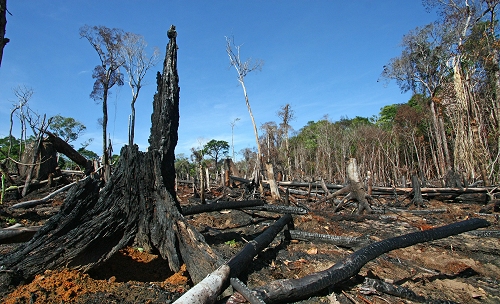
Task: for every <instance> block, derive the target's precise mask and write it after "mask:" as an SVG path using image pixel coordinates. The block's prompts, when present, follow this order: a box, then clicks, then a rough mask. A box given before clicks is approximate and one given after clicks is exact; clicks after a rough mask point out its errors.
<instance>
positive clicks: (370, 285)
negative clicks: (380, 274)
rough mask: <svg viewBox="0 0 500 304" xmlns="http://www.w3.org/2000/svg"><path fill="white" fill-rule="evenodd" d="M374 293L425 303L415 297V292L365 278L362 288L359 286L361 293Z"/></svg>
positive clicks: (420, 297)
mask: <svg viewBox="0 0 500 304" xmlns="http://www.w3.org/2000/svg"><path fill="white" fill-rule="evenodd" d="M374 291H380V292H383V293H387V294H390V295H393V296H396V297H400V298H404V299H408V300H411V301H415V302H418V303H422V302H425V301H426V298H425V297H423V296H419V295H417V294H416V293H415V292H413V291H412V290H410V289H408V288H405V287H402V286H398V285H394V284H389V283H386V282H384V281H381V280H376V279H371V278H365V281H364V282H363V286H361V292H363V293H367V292H374Z"/></svg>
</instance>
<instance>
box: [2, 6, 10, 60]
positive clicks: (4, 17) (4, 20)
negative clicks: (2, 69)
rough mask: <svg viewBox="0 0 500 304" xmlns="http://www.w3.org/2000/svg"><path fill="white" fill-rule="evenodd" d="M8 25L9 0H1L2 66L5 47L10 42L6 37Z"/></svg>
mask: <svg viewBox="0 0 500 304" xmlns="http://www.w3.org/2000/svg"><path fill="white" fill-rule="evenodd" d="M6 27H7V0H0V66H2V57H3V48H4V47H5V46H6V45H7V43H9V41H10V40H9V38H5V28H6Z"/></svg>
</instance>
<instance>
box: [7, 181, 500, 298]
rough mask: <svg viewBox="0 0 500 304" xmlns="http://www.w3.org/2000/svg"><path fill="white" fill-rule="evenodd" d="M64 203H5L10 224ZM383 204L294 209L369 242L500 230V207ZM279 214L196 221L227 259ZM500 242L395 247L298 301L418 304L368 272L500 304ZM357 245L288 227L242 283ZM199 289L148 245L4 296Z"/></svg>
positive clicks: (298, 271) (298, 270) (293, 273)
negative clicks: (477, 228) (378, 284)
mask: <svg viewBox="0 0 500 304" xmlns="http://www.w3.org/2000/svg"><path fill="white" fill-rule="evenodd" d="M53 190H55V189H48V188H42V189H40V190H39V191H36V192H35V193H32V194H30V195H29V197H25V198H24V199H23V200H28V199H33V198H35V197H43V196H44V195H46V194H47V193H49V192H51V191H53ZM219 190H220V189H219ZM191 191H192V190H191V189H190V188H188V187H186V188H180V189H179V192H178V196H179V198H180V200H181V204H183V205H187V204H191V203H192V202H188V199H189V198H191V197H192V193H191ZM214 195H215V196H219V195H220V193H214ZM63 199H64V195H63V194H62V195H60V196H58V197H57V198H56V199H54V200H52V201H51V202H50V203H48V204H44V205H40V206H37V207H34V208H28V209H18V210H13V209H10V208H9V206H11V205H12V204H14V203H17V202H18V201H15V200H14V201H9V202H4V204H3V205H0V222H1V225H2V228H5V227H7V226H10V225H12V224H14V223H21V224H23V225H24V226H36V225H42V224H43V223H44V222H45V221H46V220H47V219H48V218H49V217H50V216H52V215H53V214H55V213H56V212H57V211H58V209H59V207H60V205H61V204H62V201H63ZM407 200H408V199H407ZM376 202H377V205H378V207H379V208H381V209H379V210H385V212H383V213H382V214H375V215H369V216H353V215H352V214H351V212H352V210H351V209H352V208H351V209H350V207H348V208H346V209H344V210H343V211H341V213H340V214H339V213H336V214H334V213H333V212H332V211H331V210H332V207H331V204H330V203H322V204H316V203H314V201H307V200H303V201H302V202H301V204H302V205H304V206H306V207H308V208H309V209H310V211H309V213H308V214H305V215H293V219H294V226H295V229H297V230H303V231H308V232H315V233H321V234H331V235H339V236H350V237H357V238H362V239H364V240H366V243H369V242H374V241H379V240H383V239H387V238H390V237H394V236H398V235H402V234H406V233H410V232H415V231H419V230H425V229H429V228H432V227H438V226H442V225H445V224H449V223H453V222H456V221H460V220H464V219H467V218H470V217H481V218H484V219H486V220H488V221H489V222H490V223H491V226H490V227H488V228H487V230H495V231H497V232H498V231H499V230H500V224H499V214H498V212H493V213H492V214H483V213H479V210H480V209H481V208H482V207H484V206H480V205H478V204H473V203H470V204H465V203H460V204H458V203H453V202H442V201H436V200H431V201H430V202H429V203H428V204H427V208H425V210H436V212H431V213H429V214H417V213H414V212H412V210H411V209H414V208H410V209H405V208H403V207H396V206H394V203H393V201H392V200H391V198H387V197H385V198H381V197H380V198H377V199H376ZM389 207H392V208H389ZM279 217H280V215H279V214H275V213H270V212H263V211H250V210H244V211H243V210H224V211H217V212H210V213H204V214H198V215H191V216H188V217H187V218H188V220H189V221H190V223H191V224H193V225H194V226H195V227H196V228H197V229H198V230H199V231H201V232H202V233H203V235H204V236H205V239H206V241H207V243H208V244H210V245H211V246H212V247H213V248H214V249H215V250H216V251H218V252H219V253H220V254H221V255H222V256H223V257H224V258H225V259H226V260H227V259H230V258H231V257H232V256H233V255H234V254H236V253H237V252H238V251H239V250H240V249H242V248H243V246H244V245H245V244H246V243H247V242H248V241H250V240H252V239H253V238H255V237H256V236H258V235H259V234H260V233H261V232H262V231H264V230H265V229H266V228H267V227H269V226H270V225H272V224H273V223H274V222H275V221H276V219H278V218H279ZM18 245H19V244H2V245H0V254H9V252H11V251H12V250H15V247H16V246H18ZM499 248H500V241H499V238H498V235H492V237H479V236H475V235H474V234H473V233H463V234H461V235H458V236H453V237H449V238H446V239H442V240H437V241H433V242H429V243H423V244H418V245H415V246H411V247H408V248H403V249H398V250H394V251H391V252H389V253H387V254H384V255H382V256H380V257H378V258H377V259H375V260H373V261H371V262H369V263H367V264H366V265H365V266H364V267H363V268H362V269H361V271H360V272H359V274H358V275H357V276H355V277H353V278H351V279H349V280H347V281H344V282H342V283H340V284H337V285H336V286H334V287H333V288H331V289H330V290H325V291H324V292H323V293H321V294H318V295H316V296H314V297H311V298H309V299H304V300H301V301H299V302H296V303H373V304H378V303H417V302H416V301H412V300H409V299H405V298H402V297H399V296H393V295H390V294H387V293H384V292H380V291H376V290H374V289H373V288H371V287H369V286H368V285H367V284H365V283H364V281H365V279H366V278H372V279H379V280H381V281H384V282H386V283H390V284H394V285H399V286H402V287H405V288H408V289H410V290H412V291H413V292H415V293H416V294H417V295H420V296H423V297H425V301H427V302H432V301H435V302H434V303H445V302H444V301H448V302H446V303H453V302H456V303H500V290H499V287H498V286H499V285H500V258H499V255H500V253H499V250H498V249H499ZM356 249H358V248H343V247H340V246H335V245H331V244H325V243H320V242H307V241H297V240H289V239H288V238H287V237H285V234H284V233H283V232H281V233H280V234H279V235H278V237H277V238H276V239H275V240H274V241H273V242H272V243H271V245H270V246H269V247H268V248H267V249H266V250H264V251H263V252H262V253H260V254H259V255H258V256H257V258H256V259H254V262H253V264H252V265H250V266H246V267H245V270H244V271H243V273H242V275H241V277H240V279H241V280H242V281H243V282H245V283H246V284H247V285H248V286H249V287H250V288H254V287H258V286H261V285H264V284H266V283H268V282H270V281H272V280H277V279H284V278H300V277H303V276H304V275H307V274H309V273H312V272H317V271H320V270H324V269H326V268H329V267H331V266H332V265H334V264H335V263H336V262H337V261H339V260H340V259H342V258H344V257H346V256H348V255H349V254H351V253H353V252H354V250H356ZM192 286H193V284H192V282H191V280H190V278H189V275H188V273H187V272H186V270H185V268H183V269H181V271H180V272H178V273H171V272H170V271H169V270H168V264H167V262H166V261H164V260H162V259H161V257H159V256H157V255H155V254H154V253H147V252H144V251H143V250H142V248H133V247H127V248H124V249H122V250H121V251H120V252H119V253H117V254H115V255H114V256H113V257H112V258H111V259H110V260H108V261H107V262H106V263H105V264H104V265H101V266H99V267H98V268H97V269H94V270H92V271H91V272H89V273H81V272H79V271H76V270H70V269H61V270H47V271H45V273H43V274H40V275H38V276H36V278H35V279H34V280H33V281H31V282H25V284H22V285H20V286H17V287H13V288H12V290H11V292H10V293H9V294H5V295H2V298H1V302H2V303H9V304H10V303H151V304H152V303H172V302H173V301H175V300H176V299H177V298H179V297H180V296H181V295H182V294H183V293H184V292H185V291H186V290H188V289H189V288H191V287H192ZM230 293H231V292H229V294H230ZM439 301H442V302H439Z"/></svg>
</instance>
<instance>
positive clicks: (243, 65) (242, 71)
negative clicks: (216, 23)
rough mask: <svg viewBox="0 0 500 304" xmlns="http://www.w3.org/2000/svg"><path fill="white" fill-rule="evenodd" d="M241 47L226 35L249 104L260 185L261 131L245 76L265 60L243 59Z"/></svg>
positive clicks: (228, 49) (229, 50)
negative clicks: (251, 104)
mask: <svg viewBox="0 0 500 304" xmlns="http://www.w3.org/2000/svg"><path fill="white" fill-rule="evenodd" d="M240 48H241V45H236V44H235V43H234V37H231V38H229V37H226V53H227V55H228V56H229V63H230V65H231V66H233V67H234V69H235V70H236V72H237V73H238V77H237V79H238V82H239V83H240V85H241V88H242V89H243V95H244V96H245V103H246V105H247V109H248V114H250V119H251V120H252V125H253V131H254V134H255V143H256V144H257V151H258V155H257V172H256V173H257V174H256V177H255V178H256V183H257V184H259V185H260V173H259V172H260V170H261V166H262V160H261V158H262V151H261V148H260V143H259V132H258V131H257V124H256V123H255V119H254V117H253V114H252V108H251V107H250V101H249V99H248V94H247V88H246V86H245V77H246V76H247V75H248V73H250V72H252V71H255V70H261V69H262V65H263V64H264V62H263V61H262V60H255V61H253V60H252V59H251V58H249V59H247V60H246V61H241V58H240Z"/></svg>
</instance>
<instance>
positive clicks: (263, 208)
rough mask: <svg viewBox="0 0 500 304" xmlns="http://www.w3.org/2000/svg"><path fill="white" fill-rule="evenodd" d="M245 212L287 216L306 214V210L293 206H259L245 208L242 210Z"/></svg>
mask: <svg viewBox="0 0 500 304" xmlns="http://www.w3.org/2000/svg"><path fill="white" fill-rule="evenodd" d="M243 209H246V210H260V211H268V212H276V213H284V214H285V213H289V214H307V210H306V209H304V208H301V207H294V206H281V205H269V204H265V205H261V206H255V207H246V208H243Z"/></svg>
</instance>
